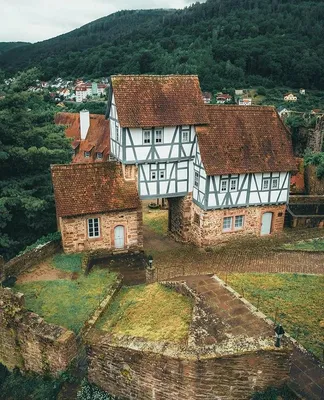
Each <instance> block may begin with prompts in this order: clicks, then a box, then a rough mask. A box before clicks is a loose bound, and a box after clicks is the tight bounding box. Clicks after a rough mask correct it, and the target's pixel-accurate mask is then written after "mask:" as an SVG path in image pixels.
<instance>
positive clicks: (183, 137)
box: [181, 130, 190, 143]
mask: <svg viewBox="0 0 324 400" xmlns="http://www.w3.org/2000/svg"><path fill="white" fill-rule="evenodd" d="M189 141H190V131H189V130H185V131H181V142H182V143H189Z"/></svg>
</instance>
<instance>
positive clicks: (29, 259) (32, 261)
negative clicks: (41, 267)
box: [0, 240, 61, 281]
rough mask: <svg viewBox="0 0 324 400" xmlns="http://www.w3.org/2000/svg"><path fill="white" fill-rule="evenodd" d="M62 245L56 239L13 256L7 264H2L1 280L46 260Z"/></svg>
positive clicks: (0, 267)
mask: <svg viewBox="0 0 324 400" xmlns="http://www.w3.org/2000/svg"><path fill="white" fill-rule="evenodd" d="M60 247H61V241H60V240H54V241H52V242H48V243H46V244H44V245H40V246H38V247H36V248H35V249H33V250H30V251H27V252H26V253H24V254H22V255H20V256H17V257H14V258H12V259H11V260H10V261H8V262H7V263H6V264H4V265H2V266H0V281H1V280H2V279H5V278H6V277H8V276H18V275H19V274H21V273H23V272H24V271H26V270H28V269H29V268H31V267H33V266H35V265H36V264H38V263H39V262H41V261H43V260H45V259H46V258H47V257H50V256H51V255H53V254H54V253H56V252H57V251H58V249H59V248H60Z"/></svg>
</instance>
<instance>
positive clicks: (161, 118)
mask: <svg viewBox="0 0 324 400" xmlns="http://www.w3.org/2000/svg"><path fill="white" fill-rule="evenodd" d="M111 82H112V88H113V93H114V95H115V102H116V105H117V112H118V119H119V122H120V124H121V126H123V127H133V128H134V127H151V126H175V125H199V124H204V123H207V122H208V118H207V113H206V110H205V108H204V102H203V98H202V93H201V90H200V85H199V80H198V76H194V75H164V76H163V75H161V76H158V75H116V76H112V78H111Z"/></svg>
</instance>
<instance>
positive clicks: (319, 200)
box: [289, 195, 324, 204]
mask: <svg viewBox="0 0 324 400" xmlns="http://www.w3.org/2000/svg"><path fill="white" fill-rule="evenodd" d="M289 204H324V196H320V195H305V196H301V195H299V196H298V195H292V196H289Z"/></svg>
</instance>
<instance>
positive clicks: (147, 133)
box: [143, 129, 152, 144]
mask: <svg viewBox="0 0 324 400" xmlns="http://www.w3.org/2000/svg"><path fill="white" fill-rule="evenodd" d="M145 136H148V137H145ZM143 144H152V130H151V129H144V130H143Z"/></svg>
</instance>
